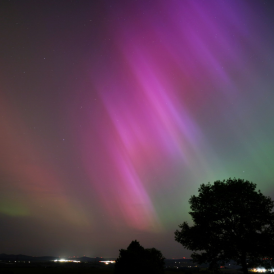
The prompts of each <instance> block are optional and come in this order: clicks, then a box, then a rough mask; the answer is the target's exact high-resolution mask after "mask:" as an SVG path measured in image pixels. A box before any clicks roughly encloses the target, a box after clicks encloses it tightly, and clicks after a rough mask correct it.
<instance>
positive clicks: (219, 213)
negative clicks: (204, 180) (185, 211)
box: [175, 178, 274, 274]
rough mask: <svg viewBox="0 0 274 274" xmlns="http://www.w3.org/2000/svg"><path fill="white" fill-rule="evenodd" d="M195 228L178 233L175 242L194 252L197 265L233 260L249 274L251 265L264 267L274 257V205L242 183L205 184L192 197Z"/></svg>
mask: <svg viewBox="0 0 274 274" xmlns="http://www.w3.org/2000/svg"><path fill="white" fill-rule="evenodd" d="M189 203H190V208H191V212H189V214H190V215H191V217H192V220H193V226H190V225H189V224H188V223H187V222H184V223H183V224H181V225H179V227H180V230H176V231H175V240H176V241H177V242H179V243H181V244H182V245H183V246H184V247H186V248H187V249H190V250H192V251H194V253H193V254H192V258H193V259H194V261H196V262H198V263H209V267H210V268H213V269H214V268H215V269H216V268H218V267H219V265H220V264H223V263H226V262H228V261H229V260H234V261H236V262H237V263H238V264H240V265H241V266H242V269H243V272H244V273H245V274H246V273H248V264H249V265H251V264H257V265H258V264H261V265H262V264H263V263H264V262H266V261H267V262H269V261H270V262H271V260H266V258H270V256H271V255H273V247H274V233H273V228H274V213H273V206H274V202H273V201H272V200H271V198H269V197H266V196H264V195H263V194H262V193H261V192H260V191H256V185H255V184H254V183H251V182H249V181H245V180H242V179H235V178H234V179H231V178H229V179H228V180H226V181H225V180H224V181H216V182H214V184H212V185H211V184H210V183H208V184H202V185H201V186H200V188H199V195H198V196H194V195H193V196H191V198H190V200H189Z"/></svg>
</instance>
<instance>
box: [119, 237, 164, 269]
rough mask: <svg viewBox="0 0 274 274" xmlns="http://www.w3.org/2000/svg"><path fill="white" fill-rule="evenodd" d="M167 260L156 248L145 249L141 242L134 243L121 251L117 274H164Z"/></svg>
mask: <svg viewBox="0 0 274 274" xmlns="http://www.w3.org/2000/svg"><path fill="white" fill-rule="evenodd" d="M164 267H165V258H164V257H163V255H162V253H161V252H160V251H159V250H157V249H155V248H148V249H145V248H144V247H142V246H141V245H140V243H139V242H137V241H136V240H135V241H132V242H131V243H130V245H129V246H128V248H127V249H120V255H119V257H118V259H117V260H116V263H115V270H114V273H115V274H128V273H132V274H135V273H136V274H137V273H151V274H162V273H164Z"/></svg>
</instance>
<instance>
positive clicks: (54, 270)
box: [0, 262, 241, 274]
mask: <svg viewBox="0 0 274 274" xmlns="http://www.w3.org/2000/svg"><path fill="white" fill-rule="evenodd" d="M113 270H114V265H102V264H89V263H79V264H76V263H53V262H52V263H30V264H18V263H17V264H16V263H0V274H112V273H113ZM221 273H222V274H238V273H239V274H240V273H241V272H237V271H233V273H232V272H231V271H226V270H222V271H221ZM165 274H212V273H210V272H209V271H205V270H202V269H192V270H188V269H181V270H179V269H167V270H166V271H165Z"/></svg>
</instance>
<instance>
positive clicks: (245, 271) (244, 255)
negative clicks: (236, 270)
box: [241, 252, 248, 274]
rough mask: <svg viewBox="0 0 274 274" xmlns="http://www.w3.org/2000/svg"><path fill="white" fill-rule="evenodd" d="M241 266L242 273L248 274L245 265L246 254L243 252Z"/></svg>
mask: <svg viewBox="0 0 274 274" xmlns="http://www.w3.org/2000/svg"><path fill="white" fill-rule="evenodd" d="M241 264H242V268H243V273H244V274H248V269H247V263H246V252H243V254H242V256H241Z"/></svg>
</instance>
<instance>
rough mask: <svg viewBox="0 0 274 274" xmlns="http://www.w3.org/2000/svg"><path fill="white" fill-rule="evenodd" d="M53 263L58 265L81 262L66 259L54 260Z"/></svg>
mask: <svg viewBox="0 0 274 274" xmlns="http://www.w3.org/2000/svg"><path fill="white" fill-rule="evenodd" d="M54 262H60V263H81V261H75V260H66V259H59V260H57V259H56V260H54Z"/></svg>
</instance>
